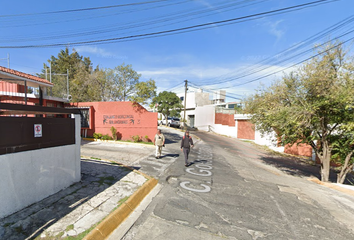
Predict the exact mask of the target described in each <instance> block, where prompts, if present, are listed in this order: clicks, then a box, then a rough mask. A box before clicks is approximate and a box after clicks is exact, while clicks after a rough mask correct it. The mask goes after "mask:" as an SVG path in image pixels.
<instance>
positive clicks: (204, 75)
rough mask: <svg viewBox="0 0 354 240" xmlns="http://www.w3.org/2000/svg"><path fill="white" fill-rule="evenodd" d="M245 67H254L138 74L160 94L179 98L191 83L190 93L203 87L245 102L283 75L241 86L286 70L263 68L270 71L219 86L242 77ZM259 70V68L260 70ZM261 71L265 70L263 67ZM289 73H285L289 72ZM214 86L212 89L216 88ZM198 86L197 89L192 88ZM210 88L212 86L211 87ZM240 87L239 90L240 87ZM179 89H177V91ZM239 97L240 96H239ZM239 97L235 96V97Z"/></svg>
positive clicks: (161, 71)
mask: <svg viewBox="0 0 354 240" xmlns="http://www.w3.org/2000/svg"><path fill="white" fill-rule="evenodd" d="M245 67H251V68H252V67H254V66H245V65H241V64H234V65H230V66H228V67H218V66H192V65H191V66H184V67H173V68H158V69H157V68H156V69H147V70H142V71H139V73H140V74H142V80H145V79H146V80H148V79H150V78H151V79H154V80H155V81H156V86H157V88H158V89H157V91H158V92H160V91H165V90H167V91H173V92H176V93H177V94H179V93H183V92H184V80H186V79H187V80H188V82H189V83H190V84H189V86H190V87H189V89H190V90H191V91H193V90H195V89H196V88H198V86H202V87H203V89H204V90H205V91H214V90H218V89H219V90H220V89H223V90H226V93H227V95H228V93H229V95H230V96H234V97H239V98H243V97H246V96H248V95H250V94H253V93H254V92H255V90H256V89H257V88H258V87H259V86H260V84H261V83H263V84H264V85H265V86H268V85H269V84H270V83H271V82H272V81H273V80H275V79H280V78H281V76H282V72H279V73H277V74H273V75H271V76H269V77H265V78H262V79H260V80H257V81H254V82H252V83H249V84H245V85H240V84H242V83H245V82H247V81H251V80H255V79H257V78H260V77H262V76H265V75H266V74H269V73H272V72H275V71H279V70H281V69H283V67H280V66H264V68H267V70H266V71H263V72H259V73H255V74H253V75H250V76H247V77H243V78H240V79H236V80H234V81H230V82H225V83H220V82H222V81H225V80H227V79H232V78H236V77H237V76H239V73H240V72H241V70H242V69H244V68H245ZM258 67H259V66H258ZM261 68H262V67H261ZM288 71H290V70H285V72H288ZM213 83H215V84H214V85H210V84H213ZM193 84H194V85H196V87H192V86H193ZM208 84H209V85H208ZM238 85H240V86H238ZM175 86H177V87H176V88H174V87H175ZM236 94H237V95H236ZM235 95H236V96H235ZM228 101H236V100H235V99H232V98H230V99H228Z"/></svg>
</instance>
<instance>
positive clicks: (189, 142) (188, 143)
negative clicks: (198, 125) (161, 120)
mask: <svg viewBox="0 0 354 240" xmlns="http://www.w3.org/2000/svg"><path fill="white" fill-rule="evenodd" d="M193 146H194V145H193V139H192V137H191V136H189V131H186V132H185V134H184V136H183V138H182V141H181V151H182V152H183V153H184V162H185V166H186V167H188V166H189V163H188V154H189V152H190V151H191V147H193Z"/></svg>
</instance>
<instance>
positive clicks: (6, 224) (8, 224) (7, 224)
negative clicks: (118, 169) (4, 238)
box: [2, 222, 14, 227]
mask: <svg viewBox="0 0 354 240" xmlns="http://www.w3.org/2000/svg"><path fill="white" fill-rule="evenodd" d="M13 224H14V222H11V223H5V224H4V225H2V226H3V227H9V226H11V225H13Z"/></svg>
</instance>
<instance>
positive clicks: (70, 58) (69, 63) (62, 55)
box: [38, 48, 92, 97]
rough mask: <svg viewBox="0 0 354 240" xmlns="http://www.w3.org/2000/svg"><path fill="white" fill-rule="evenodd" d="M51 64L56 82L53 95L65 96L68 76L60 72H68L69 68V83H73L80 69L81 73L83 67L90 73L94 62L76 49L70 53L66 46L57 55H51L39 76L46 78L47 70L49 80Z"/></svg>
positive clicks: (53, 78) (53, 79)
mask: <svg viewBox="0 0 354 240" xmlns="http://www.w3.org/2000/svg"><path fill="white" fill-rule="evenodd" d="M50 66H51V72H52V83H54V86H53V88H52V91H53V96H56V97H63V96H65V95H66V92H67V86H66V85H67V77H66V76H65V75H58V74H67V70H69V82H70V83H69V85H71V81H72V80H73V79H74V78H75V75H76V74H77V72H78V71H81V73H82V70H83V69H84V70H85V71H87V72H88V73H89V72H90V71H91V68H92V63H91V60H90V58H88V57H83V56H80V55H79V54H78V53H77V52H76V51H75V50H74V51H73V52H72V53H69V49H68V48H66V49H65V50H61V51H60V52H59V54H58V56H57V57H55V56H51V57H50V59H49V60H48V63H44V66H43V69H42V72H41V73H40V74H38V75H39V77H41V78H46V72H47V76H48V80H49V78H50V77H49V73H50V70H49V69H50Z"/></svg>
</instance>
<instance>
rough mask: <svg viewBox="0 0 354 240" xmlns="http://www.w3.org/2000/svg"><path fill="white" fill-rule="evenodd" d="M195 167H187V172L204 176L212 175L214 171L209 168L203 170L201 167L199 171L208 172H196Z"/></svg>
mask: <svg viewBox="0 0 354 240" xmlns="http://www.w3.org/2000/svg"><path fill="white" fill-rule="evenodd" d="M194 169H195V168H187V169H186V172H188V173H190V174H193V175H197V176H202V177H209V176H211V175H212V173H211V172H210V171H208V170H202V169H199V172H201V173H202V172H206V174H200V173H195V172H192V171H193V170H194Z"/></svg>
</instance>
